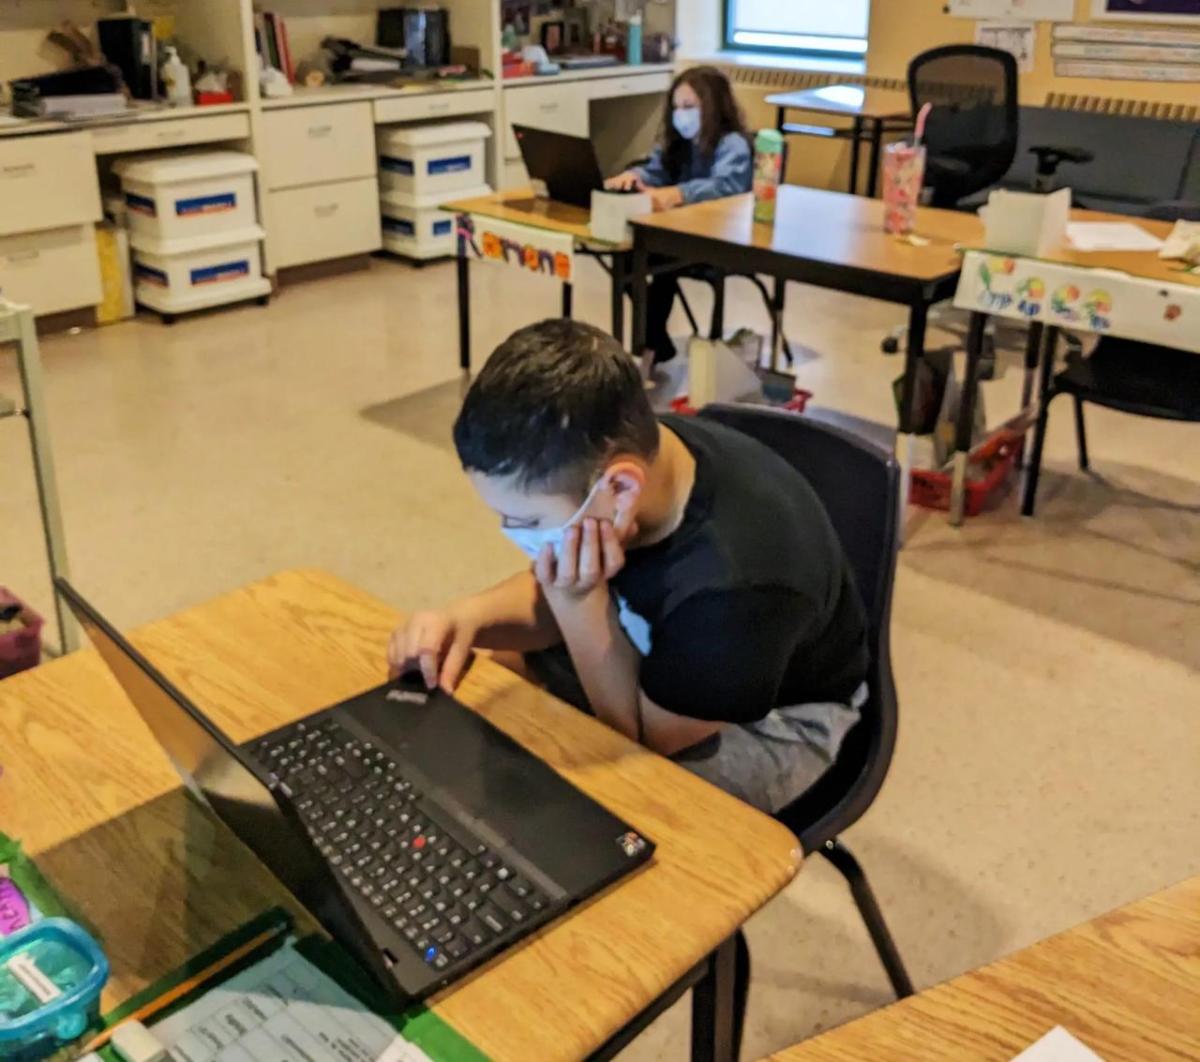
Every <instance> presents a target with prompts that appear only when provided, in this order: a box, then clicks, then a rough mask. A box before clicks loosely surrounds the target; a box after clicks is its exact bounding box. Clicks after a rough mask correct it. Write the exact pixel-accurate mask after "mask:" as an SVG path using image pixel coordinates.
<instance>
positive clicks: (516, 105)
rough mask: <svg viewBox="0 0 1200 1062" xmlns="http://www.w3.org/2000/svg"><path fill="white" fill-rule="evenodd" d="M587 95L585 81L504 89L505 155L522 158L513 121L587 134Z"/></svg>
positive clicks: (558, 131) (564, 131)
mask: <svg viewBox="0 0 1200 1062" xmlns="http://www.w3.org/2000/svg"><path fill="white" fill-rule="evenodd" d="M587 105H588V96H587V89H586V87H585V84H584V83H583V82H568V83H567V84H565V85H530V86H528V87H521V88H509V89H505V90H504V157H505V158H508V159H519V158H520V157H521V149H520V147H518V146H517V138H516V137H515V136H513V131H512V127H513V126H514V125H528V126H532V127H533V128H534V129H549V130H550V131H551V132H554V133H569V134H570V135H571V136H587V135H588V106H587Z"/></svg>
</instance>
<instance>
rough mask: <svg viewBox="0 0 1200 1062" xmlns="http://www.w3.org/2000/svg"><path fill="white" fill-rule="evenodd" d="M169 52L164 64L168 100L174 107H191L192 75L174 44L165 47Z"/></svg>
mask: <svg viewBox="0 0 1200 1062" xmlns="http://www.w3.org/2000/svg"><path fill="white" fill-rule="evenodd" d="M164 50H165V51H166V53H167V57H166V59H165V60H164V61H163V65H162V80H163V85H164V87H165V88H166V90H167V102H168V103H169V104H171V106H172V107H190V106H191V105H192V75H191V74H190V73H189V72H188V68H187V65H186V64H185V63H184V61H183V60H182V59H180V58H179V53H178V52H177V51H176V50H175V47H174V45H171V44H168V45H167V46H166V48H165V49H164Z"/></svg>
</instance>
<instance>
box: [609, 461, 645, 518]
mask: <svg viewBox="0 0 1200 1062" xmlns="http://www.w3.org/2000/svg"><path fill="white" fill-rule="evenodd" d="M606 474H607V476H608V482H609V485H610V487H611V489H612V493H613V500H614V501H615V502H616V503H617V506H618V508H625V507H629V506H632V505H636V504H637V501H638V499H639V498H640V497H641V496H642V490H643V488H645V486H646V466H645V465H644V464H642V463H641V462H640V461H635V460H633V459H631V458H620V457H619V458H617V460H616V461H614V462H613V463H612V464H611V465H609V466H608V469H607V471H606Z"/></svg>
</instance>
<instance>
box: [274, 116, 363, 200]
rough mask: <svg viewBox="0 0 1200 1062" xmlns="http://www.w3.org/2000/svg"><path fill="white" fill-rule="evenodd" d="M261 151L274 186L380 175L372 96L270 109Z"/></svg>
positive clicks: (286, 186)
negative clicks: (351, 101) (314, 104)
mask: <svg viewBox="0 0 1200 1062" xmlns="http://www.w3.org/2000/svg"><path fill="white" fill-rule="evenodd" d="M262 127H263V136H262V141H263V142H262V144H261V145H260V147H259V150H258V152H257V154H258V157H259V160H260V161H261V163H262V171H263V178H264V181H265V182H266V186H267V187H268V188H270V189H278V188H298V187H302V186H304V185H310V184H319V183H321V182H323V181H344V180H349V179H351V178H354V177H374V176H375V121H374V116H373V114H372V111H371V104H370V101H363V102H361V103H334V104H329V105H326V106H319V107H291V108H286V109H285V108H280V109H278V110H271V111H265V112H264V113H263V116H262Z"/></svg>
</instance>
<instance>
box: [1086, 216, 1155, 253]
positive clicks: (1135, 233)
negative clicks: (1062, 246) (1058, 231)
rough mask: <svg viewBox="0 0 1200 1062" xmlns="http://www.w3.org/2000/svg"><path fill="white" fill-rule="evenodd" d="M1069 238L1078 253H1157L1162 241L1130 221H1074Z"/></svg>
mask: <svg viewBox="0 0 1200 1062" xmlns="http://www.w3.org/2000/svg"><path fill="white" fill-rule="evenodd" d="M1067 238H1068V239H1069V240H1070V241H1071V243H1072V244H1073V245H1074V247H1075V249H1076V250H1077V251H1157V250H1158V249H1159V248H1160V247H1161V246H1162V240H1160V239H1159V238H1158V237H1157V236H1152V235H1151V234H1150V233H1148V232H1147V231H1146V230H1145V229H1143V228H1142V227H1141V226H1140V225H1134V224H1133V223H1132V222H1129V221H1072V222H1069V223H1068V224H1067Z"/></svg>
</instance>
